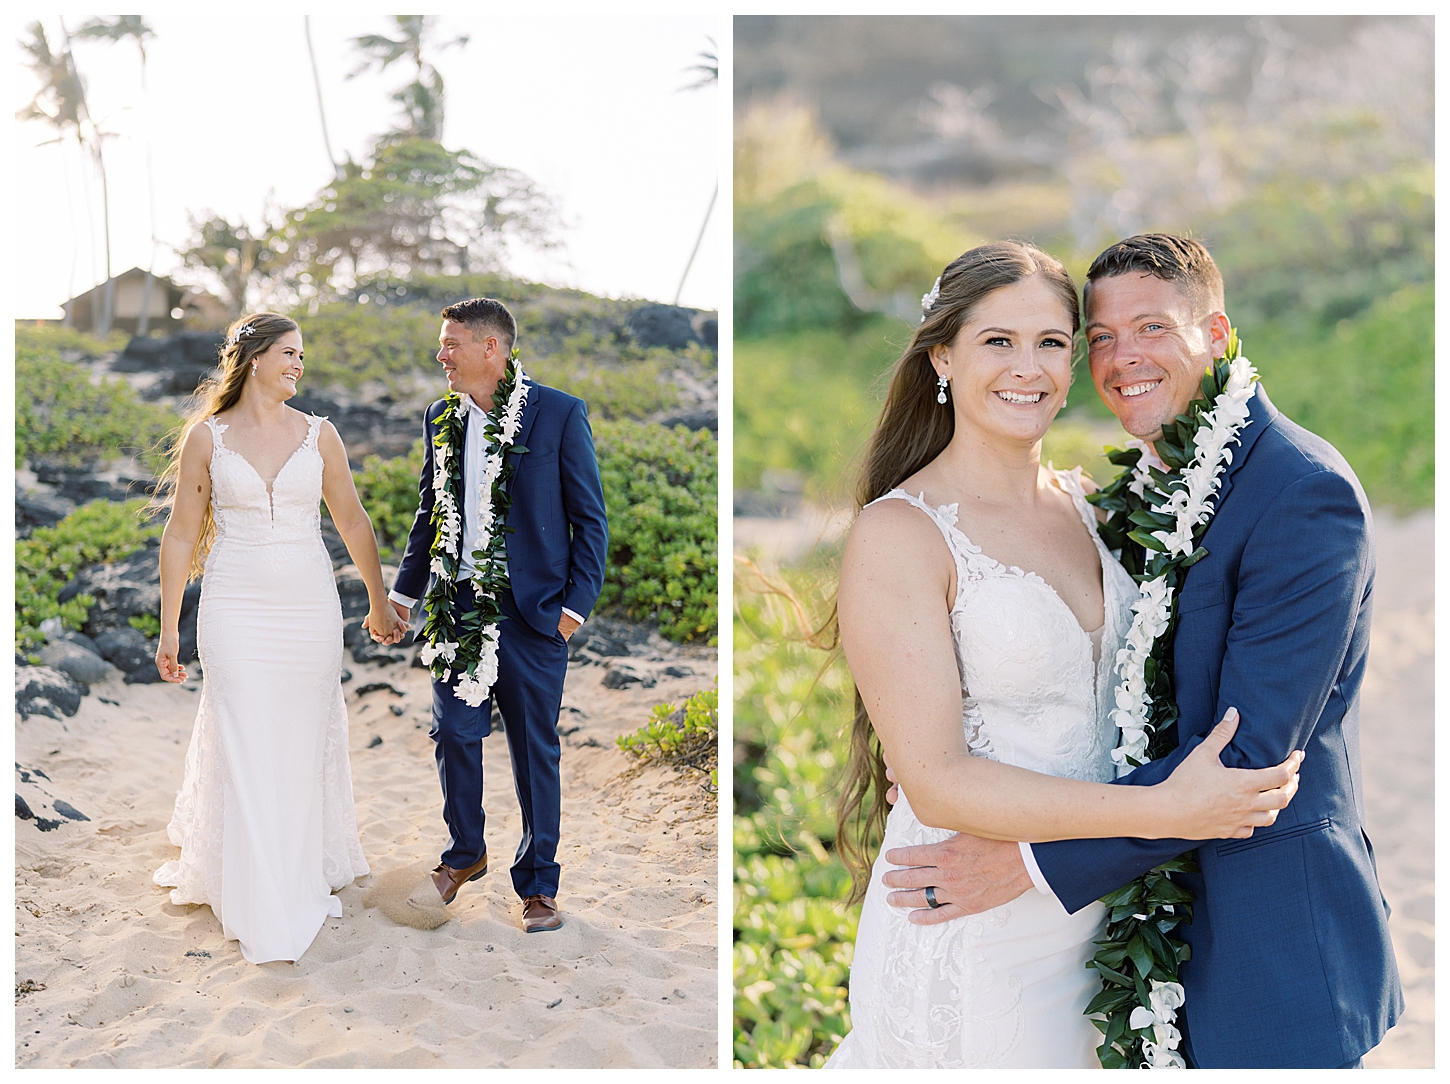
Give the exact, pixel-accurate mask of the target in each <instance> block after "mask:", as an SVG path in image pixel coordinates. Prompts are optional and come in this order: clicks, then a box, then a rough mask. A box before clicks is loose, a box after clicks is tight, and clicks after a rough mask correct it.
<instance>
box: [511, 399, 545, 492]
mask: <svg viewBox="0 0 1450 1084" xmlns="http://www.w3.org/2000/svg"><path fill="white" fill-rule="evenodd" d="M538 416H539V388H538V385H537V384H535V383H534V382H533V381H532V380H530V381H529V390H528V392H527V394H526V395H525V396H524V413H523V417H522V418H521V419H520V420H519V435H518V436H516V437H515V438H514V443H513V445H512V446H513V447H516V448H527V447H528V446H529V434H530V433H532V432H533V431H534V420H535V419H536V418H538ZM525 454H527V453H525ZM513 465H514V469H515V470H517V469H518V468H519V466H520V465H521V463H520V461H519V460H517V459H515V460H514V464H513ZM510 484H512V479H510Z"/></svg>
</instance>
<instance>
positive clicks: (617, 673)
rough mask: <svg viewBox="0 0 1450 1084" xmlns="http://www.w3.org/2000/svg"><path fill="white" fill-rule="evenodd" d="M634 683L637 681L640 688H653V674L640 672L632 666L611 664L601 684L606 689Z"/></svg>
mask: <svg viewBox="0 0 1450 1084" xmlns="http://www.w3.org/2000/svg"><path fill="white" fill-rule="evenodd" d="M635 683H638V684H639V687H640V688H641V689H653V688H654V687H655V679H654V675H652V674H647V673H641V672H640V671H638V670H635V669H633V668H625V667H618V666H613V665H611V666H610V668H609V670H608V671H607V672H606V673H605V675H604V680H603V682H602V683H601V684H603V686H604V687H605V688H606V689H623V688H624V687H625V686H626V685H634V684H635Z"/></svg>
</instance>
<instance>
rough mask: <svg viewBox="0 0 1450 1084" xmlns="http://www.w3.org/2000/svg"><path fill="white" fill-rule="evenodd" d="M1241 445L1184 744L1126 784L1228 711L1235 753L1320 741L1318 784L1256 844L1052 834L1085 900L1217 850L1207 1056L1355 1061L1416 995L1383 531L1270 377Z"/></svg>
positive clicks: (1200, 925)
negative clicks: (1377, 860) (1376, 671)
mask: <svg viewBox="0 0 1450 1084" xmlns="http://www.w3.org/2000/svg"><path fill="white" fill-rule="evenodd" d="M1249 417H1250V419H1251V424H1250V425H1249V426H1247V427H1246V428H1245V429H1244V430H1243V431H1242V436H1241V444H1240V445H1239V446H1236V447H1235V446H1230V447H1231V448H1232V450H1233V462H1232V464H1231V465H1230V466H1229V467H1228V469H1227V470H1226V471H1225V476H1224V478H1223V485H1222V489H1221V490H1220V496H1219V501H1218V512H1217V513H1216V514H1215V516H1214V518H1213V521H1212V522H1211V523H1210V524H1209V528H1208V530H1207V532H1205V534H1204V538H1203V543H1202V544H1203V546H1204V547H1205V548H1206V549H1207V550H1208V556H1207V557H1205V558H1204V559H1203V560H1202V561H1200V562H1199V563H1198V564H1196V565H1194V566H1193V567H1192V568H1190V569H1189V570H1188V572H1187V574H1186V575H1185V577H1184V580H1183V584H1182V588H1181V594H1180V596H1179V602H1178V612H1179V620H1178V629H1177V632H1176V634H1175V637H1174V641H1173V669H1174V677H1175V680H1176V690H1177V696H1178V707H1179V711H1180V717H1179V724H1178V726H1179V748H1178V749H1177V750H1176V751H1175V752H1174V753H1173V754H1171V755H1170V756H1167V757H1164V758H1163V759H1161V760H1158V761H1155V762H1153V763H1151V764H1147V765H1144V766H1143V767H1141V768H1139V769H1137V770H1136V771H1134V772H1132V773H1130V774H1129V775H1128V776H1126V777H1125V778H1124V779H1122V780H1120V782H1123V783H1128V784H1137V785H1147V784H1152V783H1157V782H1159V781H1160V780H1162V779H1163V778H1165V777H1166V776H1167V775H1168V774H1169V773H1170V772H1171V771H1172V770H1173V768H1174V767H1175V766H1176V765H1177V764H1178V762H1179V761H1180V760H1182V759H1183V757H1184V756H1186V755H1187V753H1188V752H1189V751H1191V750H1192V749H1193V748H1194V747H1195V746H1197V745H1198V743H1199V742H1201V741H1202V740H1203V738H1204V735H1205V734H1206V733H1207V732H1208V731H1209V730H1210V729H1212V727H1213V725H1214V723H1216V722H1217V721H1218V720H1219V719H1221V718H1222V717H1223V714H1224V712H1225V711H1226V710H1227V709H1228V708H1229V707H1236V708H1238V709H1239V713H1240V715H1241V717H1242V721H1241V723H1240V724H1239V729H1238V732H1237V734H1236V735H1235V736H1234V740H1233V742H1232V743H1231V744H1230V745H1229V747H1228V748H1227V749H1225V750H1224V753H1223V757H1222V759H1223V762H1224V764H1226V765H1227V766H1229V767H1232V768H1264V767H1268V766H1270V765H1274V764H1277V763H1279V762H1280V761H1282V760H1283V759H1284V758H1285V757H1287V756H1288V755H1289V753H1290V752H1292V751H1293V750H1295V749H1303V750H1304V753H1305V756H1304V763H1303V766H1302V768H1301V769H1300V773H1299V792H1298V794H1297V795H1295V797H1294V800H1293V801H1292V802H1291V803H1290V804H1289V807H1288V808H1287V809H1285V810H1284V811H1283V812H1281V813H1280V815H1279V818H1278V821H1277V822H1276V823H1275V824H1274V825H1273V826H1272V827H1270V828H1259V829H1256V830H1255V832H1254V834H1253V836H1252V837H1251V838H1249V839H1235V840H1219V841H1216V842H1208V843H1197V844H1195V843H1188V842H1185V841H1183V840H1139V839H1098V840H1063V841H1059V842H1055V843H1038V844H1034V845H1033V847H1032V851H1033V855H1034V857H1036V859H1037V862H1038V865H1039V867H1040V868H1041V870H1042V873H1043V876H1044V877H1045V878H1046V879H1047V881H1048V883H1049V884H1051V886H1052V888H1053V891H1054V892H1055V893H1056V894H1057V897H1058V899H1059V900H1061V901H1062V903H1063V905H1064V906H1066V907H1067V909H1068V910H1069V911H1076V910H1079V909H1081V908H1082V907H1084V906H1086V905H1087V904H1089V903H1091V902H1092V901H1093V900H1095V899H1098V898H1099V897H1101V896H1103V895H1105V894H1106V893H1108V892H1109V891H1111V890H1113V889H1114V888H1117V887H1118V886H1119V885H1122V884H1125V883H1127V882H1128V881H1130V880H1132V879H1133V878H1134V877H1137V876H1138V875H1140V874H1141V873H1143V872H1145V871H1146V870H1148V869H1150V868H1152V867H1153V866H1154V865H1156V864H1157V863H1159V862H1162V861H1164V860H1166V859H1168V858H1171V857H1173V856H1174V855H1176V854H1179V853H1182V852H1183V851H1186V850H1189V849H1190V848H1193V847H1196V848H1197V858H1198V864H1199V866H1200V867H1201V870H1202V872H1201V873H1200V874H1196V875H1183V876H1182V881H1183V883H1184V884H1185V886H1186V887H1188V888H1190V889H1191V890H1192V891H1193V893H1194V895H1195V896H1196V897H1197V900H1198V902H1197V903H1196V904H1194V908H1193V922H1192V924H1191V925H1184V926H1180V927H1179V930H1180V931H1181V933H1182V935H1183V936H1184V939H1185V940H1187V941H1188V942H1189V944H1190V945H1192V947H1193V957H1192V959H1191V960H1190V961H1189V962H1187V963H1185V964H1184V965H1183V968H1182V979H1183V984H1184V989H1185V994H1186V996H1187V1004H1186V1006H1185V1007H1184V1009H1183V1010H1182V1011H1181V1012H1180V1019H1182V1020H1184V1021H1185V1023H1186V1029H1185V1030H1186V1034H1187V1037H1188V1042H1189V1046H1190V1049H1191V1053H1192V1064H1194V1065H1195V1066H1196V1067H1200V1068H1253V1067H1260V1068H1299V1067H1325V1066H1327V1067H1330V1068H1335V1067H1338V1066H1341V1065H1345V1064H1348V1063H1350V1062H1353V1061H1354V1060H1355V1059H1357V1058H1358V1057H1360V1056H1361V1055H1362V1054H1364V1053H1365V1052H1366V1051H1367V1050H1369V1049H1370V1048H1372V1047H1373V1046H1375V1045H1376V1044H1377V1043H1378V1042H1379V1041H1380V1039H1381V1038H1382V1037H1383V1036H1384V1033H1385V1031H1386V1030H1388V1029H1389V1028H1390V1027H1391V1026H1392V1025H1393V1024H1394V1022H1395V1020H1396V1019H1397V1018H1398V1016H1399V1014H1400V1012H1401V1011H1402V1010H1403V1007H1404V999H1403V996H1402V995H1401V992H1400V982H1399V973H1398V971H1397V970H1396V967H1395V956H1394V949H1393V948H1392V947H1391V944H1390V935H1389V927H1388V924H1387V922H1386V919H1387V917H1388V915H1389V907H1388V905H1387V904H1386V903H1385V900H1384V897H1383V895H1381V893H1380V889H1379V881H1378V878H1377V877H1376V874H1375V867H1374V851H1373V849H1372V848H1371V846H1370V842H1369V837H1368V836H1367V835H1366V834H1365V831H1364V827H1363V824H1364V807H1363V789H1362V787H1361V783H1360V756H1359V688H1360V683H1361V681H1362V680H1363V678H1364V668H1365V656H1366V653H1367V651H1368V649H1369V633H1370V600H1371V596H1372V593H1373V587H1374V566H1375V555H1374V544H1373V539H1372V536H1371V521H1370V511H1369V505H1368V503H1367V502H1366V500H1365V496H1364V492H1363V490H1361V489H1360V486H1359V481H1358V480H1357V479H1356V478H1355V476H1354V472H1353V471H1352V470H1350V467H1349V464H1348V463H1346V462H1345V461H1344V458H1343V457H1342V456H1341V455H1340V454H1339V453H1338V452H1336V451H1335V450H1334V448H1333V447H1331V446H1330V445H1329V444H1328V443H1327V442H1326V441H1324V440H1322V439H1320V438H1319V437H1317V436H1315V435H1314V434H1313V433H1310V432H1309V431H1308V430H1305V429H1303V428H1301V427H1299V426H1297V425H1295V424H1294V423H1293V422H1291V421H1289V419H1287V418H1286V417H1284V416H1283V415H1281V414H1280V413H1279V412H1278V411H1277V410H1275V409H1274V406H1273V404H1271V403H1270V402H1269V400H1268V396H1267V395H1265V393H1264V390H1263V388H1262V386H1261V387H1259V389H1258V391H1257V393H1256V394H1255V396H1254V398H1253V399H1252V400H1251V401H1250V405H1249Z"/></svg>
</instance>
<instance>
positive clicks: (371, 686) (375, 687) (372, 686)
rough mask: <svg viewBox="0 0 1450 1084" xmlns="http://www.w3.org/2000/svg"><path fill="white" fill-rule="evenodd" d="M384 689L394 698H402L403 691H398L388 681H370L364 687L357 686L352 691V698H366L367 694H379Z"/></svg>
mask: <svg viewBox="0 0 1450 1084" xmlns="http://www.w3.org/2000/svg"><path fill="white" fill-rule="evenodd" d="M384 689H386V690H387V691H388V692H390V693H392V694H393V695H394V696H402V695H403V690H402V689H399V688H398V687H397V686H395V685H394V684H393V683H392V682H390V681H370V682H368V683H367V684H366V685H359V686H358V687H357V688H356V689H354V690H353V695H354V696H367V694H368V693H380V692H382V691H383V690H384Z"/></svg>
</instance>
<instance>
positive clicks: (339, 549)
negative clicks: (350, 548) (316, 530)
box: [322, 519, 352, 572]
mask: <svg viewBox="0 0 1450 1084" xmlns="http://www.w3.org/2000/svg"><path fill="white" fill-rule="evenodd" d="M322 544H323V545H324V546H326V547H327V556H329V557H330V558H332V570H333V571H334V572H336V571H338V570H339V569H341V568H343V567H345V566H346V565H350V564H351V563H352V555H351V554H350V553H348V552H347V543H346V542H344V541H343V540H342V535H340V534H338V533H337V528H336V527H334V526H333V525H332V520H330V519H325V520H323V521H322Z"/></svg>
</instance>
